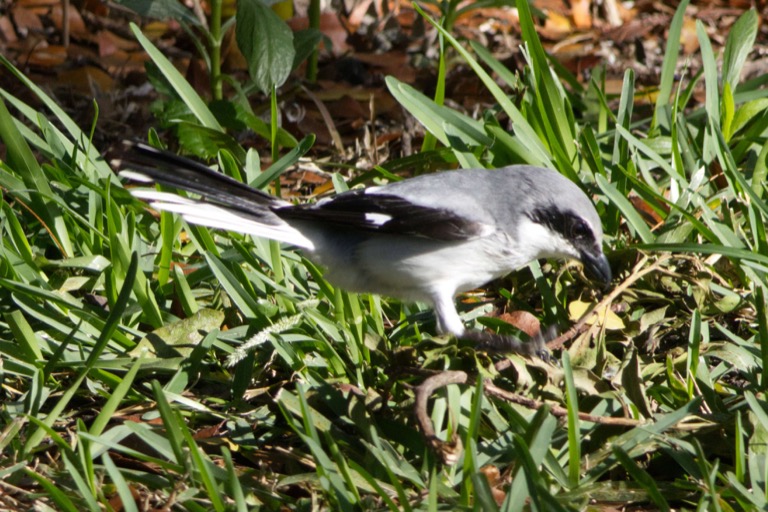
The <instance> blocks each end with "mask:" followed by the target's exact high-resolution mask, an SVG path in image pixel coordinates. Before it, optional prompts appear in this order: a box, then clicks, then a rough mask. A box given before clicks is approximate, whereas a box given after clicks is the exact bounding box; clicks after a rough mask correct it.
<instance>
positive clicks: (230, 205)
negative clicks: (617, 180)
mask: <svg viewBox="0 0 768 512" xmlns="http://www.w3.org/2000/svg"><path fill="white" fill-rule="evenodd" d="M121 164H122V167H124V168H128V169H131V170H130V171H122V172H121V173H120V174H121V176H124V177H126V178H128V179H132V180H134V181H139V182H145V183H160V184H162V185H167V186H170V187H173V188H176V189H181V190H186V191H189V192H193V193H195V194H197V195H199V196H200V197H199V198H197V199H191V198H188V197H182V196H179V195H176V194H173V193H168V192H159V191H157V190H154V189H132V190H131V193H132V194H133V195H134V196H136V197H139V198H141V199H143V200H145V201H147V202H149V204H150V206H152V207H153V208H155V209H158V210H166V211H170V212H175V213H178V214H180V215H181V216H182V217H183V218H184V219H185V220H187V221H188V222H190V223H193V224H201V225H204V226H209V227H213V228H221V229H226V230H231V231H237V232H241V233H247V234H252V235H256V236H260V237H266V238H270V239H273V240H278V241H280V242H285V243H287V244H290V245H294V246H296V247H298V248H300V249H302V250H303V252H304V253H305V254H306V255H307V256H308V257H309V258H310V259H311V260H313V261H315V262H316V263H318V264H320V265H321V266H322V267H324V268H325V269H326V273H325V277H326V278H327V279H328V281H330V282H331V283H333V284H334V285H336V286H339V287H341V288H344V289H346V290H349V291H354V292H370V293H377V294H381V295H387V296H390V297H396V298H399V299H403V300H409V301H423V302H426V303H429V304H431V305H432V306H433V307H434V310H435V313H436V315H437V325H438V329H439V330H440V332H442V333H450V334H453V335H455V336H456V337H459V338H463V339H464V338H469V339H472V340H475V341H477V342H478V343H480V344H482V345H486V346H489V347H491V346H497V347H503V349H504V350H508V351H510V352H518V353H523V354H528V355H532V354H538V355H542V354H546V349H545V348H544V343H543V340H542V339H538V340H535V341H534V342H533V343H523V342H521V341H520V340H517V339H516V338H512V337H503V336H498V335H493V334H487V333H483V332H480V331H471V330H467V329H466V328H465V327H464V324H463V322H462V321H461V318H460V317H459V314H458V312H457V311H456V306H455V304H454V297H455V296H456V294H458V293H461V292H465V291H468V290H472V289H475V288H477V287H480V286H482V285H484V284H486V283H488V282H489V281H491V280H493V279H495V278H497V277H501V276H504V275H506V274H508V273H510V272H511V271H513V270H516V269H518V268H520V267H522V266H524V265H526V264H528V263H530V262H531V261H533V260H535V259H540V258H562V257H565V258H575V259H578V260H580V261H582V263H583V264H584V266H585V269H586V270H587V273H588V274H591V277H594V278H596V279H597V280H599V281H601V282H602V283H604V284H606V285H607V284H608V283H609V282H610V280H611V269H610V267H609V265H608V260H607V259H606V257H605V255H604V254H603V251H602V240H603V231H602V226H601V223H600V218H599V217H598V215H597V212H596V211H595V207H594V206H593V204H592V202H591V201H590V200H589V198H588V197H587V196H586V195H585V194H584V192H582V190H581V189H580V188H579V187H578V186H576V185H575V184H574V183H573V182H571V181H570V180H568V179H567V178H565V177H564V176H563V175H561V174H559V173H558V172H556V171H553V170H550V169H543V168H539V167H532V166H528V165H514V166H509V167H504V168H501V169H496V170H487V169H469V170H457V171H444V172H438V173H434V174H426V175H422V176H418V177H415V178H410V179H406V180H403V181H399V182H394V183H390V184H387V185H384V186H373V187H369V188H365V189H355V190H350V191H348V192H345V193H342V194H338V195H336V196H334V197H330V198H327V199H321V200H319V201H318V202H316V203H314V204H300V205H295V204H291V203H288V202H286V201H283V200H280V199H278V198H276V197H273V196H271V195H269V194H267V193H265V192H262V191H261V190H257V189H254V188H252V187H249V186H248V185H245V184H243V183H241V182H238V181H236V180H234V179H232V178H229V177H228V176H225V175H224V174H221V173H219V172H217V171H214V170H212V169H210V168H208V167H207V166H205V165H203V164H201V163H198V162H195V161H192V160H189V159H186V158H182V157H179V156H177V155H174V154H172V153H169V152H166V151H160V150H157V149H154V148H152V147H149V146H146V145H143V144H134V145H133V146H132V148H131V151H130V153H129V154H128V156H127V157H126V158H125V161H123V162H121Z"/></svg>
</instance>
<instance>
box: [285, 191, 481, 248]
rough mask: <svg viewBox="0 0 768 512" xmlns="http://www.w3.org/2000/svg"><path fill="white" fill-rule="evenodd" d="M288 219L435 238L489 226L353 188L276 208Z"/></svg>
mask: <svg viewBox="0 0 768 512" xmlns="http://www.w3.org/2000/svg"><path fill="white" fill-rule="evenodd" d="M273 211H274V212H275V213H276V214H277V215H278V216H280V217H282V218H285V219H296V220H311V221H322V222H325V223H330V224H336V225H338V226H339V227H348V228H356V229H363V230H367V231H376V232H380V233H392V234H402V235H411V236H420V237H424V238H431V239H434V240H444V241H458V240H469V239H472V238H476V237H478V236H482V235H484V234H487V233H488V231H489V226H488V225H487V224H485V223H482V222H478V221H475V220H472V219H469V218H467V217H463V216H461V215H459V214H458V213H455V212H452V211H450V210H447V209H444V208H432V207H429V206H423V205H419V204H415V203H412V202H411V201H409V200H407V199H405V198H403V197H400V196H397V195H393V194H378V193H377V194H372V193H366V192H365V190H352V191H349V192H345V193H344V194H340V195H338V196H336V197H334V198H333V199H329V200H326V201H321V202H319V203H317V204H314V205H301V206H294V207H284V208H275V209H273Z"/></svg>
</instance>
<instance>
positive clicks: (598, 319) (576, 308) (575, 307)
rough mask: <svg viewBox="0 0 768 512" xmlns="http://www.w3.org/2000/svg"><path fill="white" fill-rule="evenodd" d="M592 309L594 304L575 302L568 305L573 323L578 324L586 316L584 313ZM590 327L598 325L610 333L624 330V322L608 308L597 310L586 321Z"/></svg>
mask: <svg viewBox="0 0 768 512" xmlns="http://www.w3.org/2000/svg"><path fill="white" fill-rule="evenodd" d="M590 307H592V304H590V303H588V302H584V301H581V300H575V301H573V302H571V303H570V304H569V305H568V314H569V317H570V320H571V321H572V322H576V321H578V320H579V319H581V317H582V316H584V313H586V312H587V310H588V309H589V308H590ZM586 323H587V324H588V325H594V324H595V323H597V324H598V325H600V326H601V327H604V328H605V329H608V330H609V331H618V330H621V329H623V328H624V321H623V320H622V319H621V318H620V317H619V316H618V315H617V314H616V313H614V312H613V311H611V310H610V309H609V308H608V307H607V306H606V307H604V308H602V309H599V310H595V311H593V312H592V314H590V315H589V317H587V319H586Z"/></svg>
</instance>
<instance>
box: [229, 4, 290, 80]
mask: <svg viewBox="0 0 768 512" xmlns="http://www.w3.org/2000/svg"><path fill="white" fill-rule="evenodd" d="M235 35H236V37H237V46H238V47H239V48H240V51H241V52H243V55H244V56H245V60H246V61H247V62H248V71H249V72H250V75H251V78H252V79H253V81H254V83H255V84H256V86H257V87H258V88H259V89H260V90H261V92H263V93H264V94H269V92H270V91H271V90H272V88H273V87H280V86H281V85H283V83H284V82H285V80H286V79H287V78H288V75H289V74H290V73H291V70H292V69H293V59H294V56H295V55H296V50H295V49H294V47H293V32H291V29H290V28H288V25H286V24H285V22H284V21H283V20H282V19H280V17H279V16H278V15H277V14H276V13H275V12H274V11H273V10H272V9H270V8H269V6H267V5H266V4H265V3H264V2H262V1H261V0H239V1H238V2H237V26H236V28H235Z"/></svg>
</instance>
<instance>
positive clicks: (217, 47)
mask: <svg viewBox="0 0 768 512" xmlns="http://www.w3.org/2000/svg"><path fill="white" fill-rule="evenodd" d="M222 3H223V0H211V28H210V30H211V35H210V41H211V94H212V95H213V99H214V100H220V99H222V98H223V96H224V94H223V92H222V81H221V7H222Z"/></svg>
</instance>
